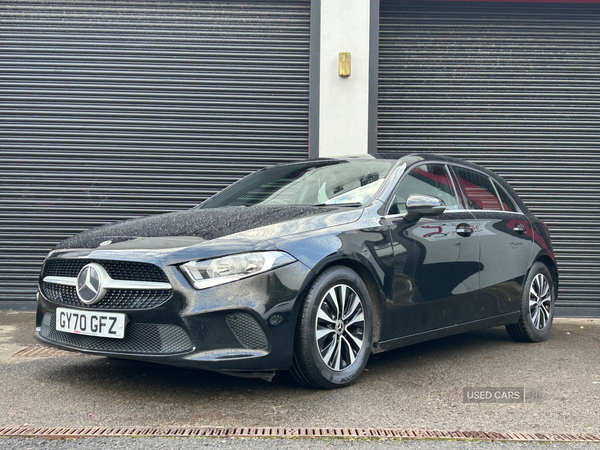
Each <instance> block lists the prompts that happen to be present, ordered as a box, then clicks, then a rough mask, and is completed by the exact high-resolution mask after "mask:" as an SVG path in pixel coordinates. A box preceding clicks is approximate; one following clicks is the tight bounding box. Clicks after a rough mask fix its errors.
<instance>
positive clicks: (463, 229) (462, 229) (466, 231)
mask: <svg viewBox="0 0 600 450" xmlns="http://www.w3.org/2000/svg"><path fill="white" fill-rule="evenodd" d="M456 234H458V235H459V236H462V237H469V236H471V235H472V234H473V228H472V227H471V225H469V224H468V223H459V224H458V226H457V227H456Z"/></svg>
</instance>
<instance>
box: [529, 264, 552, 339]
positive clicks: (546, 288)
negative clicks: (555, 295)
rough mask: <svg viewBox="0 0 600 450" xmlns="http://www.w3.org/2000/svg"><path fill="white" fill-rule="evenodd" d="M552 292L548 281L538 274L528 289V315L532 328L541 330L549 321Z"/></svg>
mask: <svg viewBox="0 0 600 450" xmlns="http://www.w3.org/2000/svg"><path fill="white" fill-rule="evenodd" d="M551 302H552V291H551V289H550V283H549V282H548V279H547V278H546V277H545V276H544V274H542V273H538V274H537V275H536V276H535V278H534V279H533V282H532V283H531V287H530V288H529V314H530V317H531V322H532V323H533V326H534V327H535V328H536V329H538V330H541V329H543V328H544V327H545V326H546V324H547V323H548V321H549V320H550V306H551Z"/></svg>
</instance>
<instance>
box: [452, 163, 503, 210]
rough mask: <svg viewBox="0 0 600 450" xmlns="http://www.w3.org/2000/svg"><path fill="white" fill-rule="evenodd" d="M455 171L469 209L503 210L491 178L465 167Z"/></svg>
mask: <svg viewBox="0 0 600 450" xmlns="http://www.w3.org/2000/svg"><path fill="white" fill-rule="evenodd" d="M453 169H454V173H455V174H456V178H457V180H458V184H459V185H460V187H461V188H462V190H463V192H464V193H465V195H466V197H467V198H466V200H467V206H468V208H469V209H485V210H491V211H502V210H503V209H502V204H501V203H500V200H499V199H498V196H497V194H496V189H495V188H494V185H493V184H492V180H491V179H490V177H488V176H487V175H484V174H482V173H479V172H475V171H474V170H469V169H465V168H464V167H453Z"/></svg>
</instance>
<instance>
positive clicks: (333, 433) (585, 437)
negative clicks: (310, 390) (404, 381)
mask: <svg viewBox="0 0 600 450" xmlns="http://www.w3.org/2000/svg"><path fill="white" fill-rule="evenodd" d="M0 436H2V437H11V436H12V437H43V438H55V439H57V438H58V439H67V438H70V439H72V438H83V437H133V436H148V437H227V438H231V437H239V438H248V437H276V438H354V439H356V438H370V439H373V438H375V439H377V438H379V439H451V440H481V441H512V442H600V434H592V433H552V434H545V433H495V432H489V431H436V430H399V429H390V428H270V427H254V428H199V427H173V428H150V427H117V428H101V427H81V428H63V427H56V428H44V427H4V428H0Z"/></svg>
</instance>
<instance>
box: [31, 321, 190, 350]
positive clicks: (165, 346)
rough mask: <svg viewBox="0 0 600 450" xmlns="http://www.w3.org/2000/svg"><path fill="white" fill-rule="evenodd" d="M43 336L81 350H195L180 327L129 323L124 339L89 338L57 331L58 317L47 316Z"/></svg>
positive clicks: (43, 325) (41, 332) (42, 330)
mask: <svg viewBox="0 0 600 450" xmlns="http://www.w3.org/2000/svg"><path fill="white" fill-rule="evenodd" d="M40 335H41V336H42V337H43V338H44V339H48V340H49V341H52V342H56V343H58V344H64V345H67V346H69V347H70V348H74V349H79V350H92V351H94V350H95V351H104V352H116V353H129V354H143V355H159V354H172V353H183V352H189V351H191V350H192V342H191V341H190V338H189V336H188V335H187V333H186V332H185V331H184V330H183V329H182V328H180V327H178V326H176V325H164V324H154V323H129V324H128V325H127V327H126V328H125V337H124V338H123V339H112V338H103V337H97V336H85V335H81V334H72V333H65V332H63V331H57V330H56V315H55V314H52V313H45V314H44V318H43V320H42V327H41V330H40Z"/></svg>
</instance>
